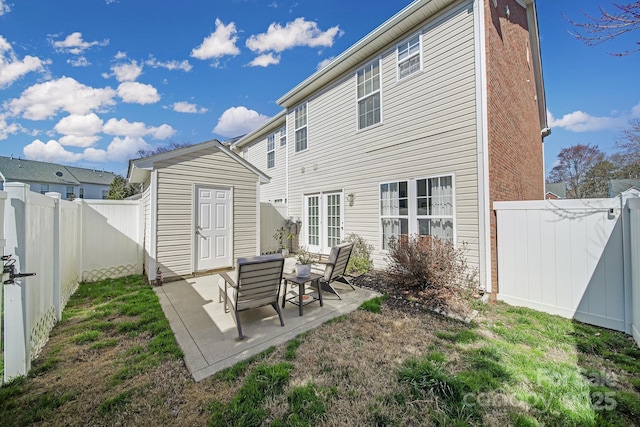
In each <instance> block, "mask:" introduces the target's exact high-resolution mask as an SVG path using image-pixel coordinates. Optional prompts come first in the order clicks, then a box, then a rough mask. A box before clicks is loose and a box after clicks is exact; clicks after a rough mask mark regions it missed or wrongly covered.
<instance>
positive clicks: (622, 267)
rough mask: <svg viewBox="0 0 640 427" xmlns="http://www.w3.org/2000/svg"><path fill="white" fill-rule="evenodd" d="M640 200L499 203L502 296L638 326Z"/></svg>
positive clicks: (628, 328)
mask: <svg viewBox="0 0 640 427" xmlns="http://www.w3.org/2000/svg"><path fill="white" fill-rule="evenodd" d="M638 202H639V201H638V200H633V199H632V200H630V201H629V204H627V205H626V206H623V205H622V204H621V201H620V199H619V198H612V199H586V200H544V201H525V202H496V203H494V209H495V210H496V214H497V227H498V229H497V237H498V287H499V290H498V299H500V300H502V301H505V302H507V303H509V304H513V305H519V306H526V307H530V308H533V309H536V310H541V311H545V312H547V313H552V314H558V315H561V316H564V317H568V318H574V319H576V320H579V321H582V322H585V323H589V324H593V325H598V326H602V327H606V328H610V329H615V330H619V331H623V332H626V333H632V329H633V328H634V326H633V324H635V325H638V320H640V319H638V311H640V301H637V300H638V298H639V297H638V295H637V293H638V289H639V287H640V277H639V276H640V273H639V272H638V271H635V272H633V269H634V267H635V269H636V270H637V269H638V268H639V266H640V262H638V256H640V234H639V232H640V219H638V215H639V211H638V208H640V206H639V205H638ZM632 218H635V220H632V221H630V219H632ZM633 221H636V223H635V225H634V227H635V231H634V229H633V228H631V225H630V224H631V223H633ZM633 248H635V249H633ZM633 256H635V261H634V262H632V260H634V258H633ZM633 274H635V276H634V277H635V285H633V289H634V290H635V295H634V298H635V300H636V303H635V304H632V275H633ZM634 315H635V316H636V318H635V319H634ZM636 340H638V338H636ZM639 343H640V341H639Z"/></svg>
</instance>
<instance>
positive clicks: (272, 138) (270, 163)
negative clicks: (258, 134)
mask: <svg viewBox="0 0 640 427" xmlns="http://www.w3.org/2000/svg"><path fill="white" fill-rule="evenodd" d="M275 165H276V135H275V134H274V133H272V134H271V135H269V136H268V137H267V169H271V168H272V167H274V166H275Z"/></svg>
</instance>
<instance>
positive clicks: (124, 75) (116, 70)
mask: <svg viewBox="0 0 640 427" xmlns="http://www.w3.org/2000/svg"><path fill="white" fill-rule="evenodd" d="M111 71H113V75H114V76H115V77H116V80H118V81H119V82H133V81H135V80H136V79H137V78H138V77H140V74H142V66H141V65H138V63H137V62H136V61H131V62H130V63H128V64H118V65H114V66H113V67H111Z"/></svg>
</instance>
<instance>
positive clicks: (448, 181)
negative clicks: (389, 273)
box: [380, 175, 454, 250]
mask: <svg viewBox="0 0 640 427" xmlns="http://www.w3.org/2000/svg"><path fill="white" fill-rule="evenodd" d="M453 194H454V193H453V177H452V176H451V175H447V176H437V177H432V178H423V179H412V180H407V181H397V182H386V183H383V184H380V222H381V226H382V249H385V250H386V249H388V248H389V239H390V238H391V237H392V236H395V237H398V236H401V235H403V234H419V235H422V236H427V235H428V236H436V237H439V238H441V239H445V240H448V241H450V242H453V241H454V207H453V200H454V195H453Z"/></svg>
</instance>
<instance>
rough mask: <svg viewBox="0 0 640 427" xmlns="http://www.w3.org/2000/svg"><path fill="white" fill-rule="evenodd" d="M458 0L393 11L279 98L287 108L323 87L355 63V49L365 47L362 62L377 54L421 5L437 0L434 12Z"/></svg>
mask: <svg viewBox="0 0 640 427" xmlns="http://www.w3.org/2000/svg"><path fill="white" fill-rule="evenodd" d="M456 1H457V0H415V1H413V2H411V3H410V4H409V5H407V6H406V7H405V8H404V9H402V10H401V11H399V12H398V13H396V14H395V15H393V16H392V17H391V18H389V19H388V20H386V21H385V22H383V23H382V24H381V25H379V26H378V27H377V28H376V29H374V30H373V31H371V32H370V33H369V34H367V35H366V36H365V37H364V38H362V39H360V40H359V41H358V42H356V43H355V44H354V45H352V46H351V47H350V48H348V49H347V50H345V51H344V52H342V53H341V54H340V55H338V56H337V57H336V58H335V59H334V60H333V61H331V62H330V63H329V64H328V65H327V66H326V67H324V68H322V69H320V70H318V71H316V72H315V73H313V74H312V75H311V76H309V77H308V78H307V79H305V80H304V81H302V83H300V84H298V85H297V86H296V87H294V88H293V89H291V90H290V91H289V92H287V93H286V94H284V95H283V96H282V97H280V99H278V100H277V101H276V102H277V103H278V105H281V106H283V107H285V108H289V107H292V106H294V105H296V104H297V103H299V102H300V101H301V100H303V99H304V98H306V97H308V96H309V95H310V94H312V93H313V92H315V91H316V90H318V89H320V88H322V87H323V86H324V85H325V84H327V83H328V82H330V81H331V80H333V79H334V78H336V77H338V76H340V75H342V74H343V73H345V72H347V71H348V70H350V69H351V68H352V67H353V64H352V63H351V62H349V61H347V59H349V58H353V57H354V54H355V53H356V52H359V51H362V55H359V56H358V61H357V62H361V60H362V59H361V57H362V56H365V57H368V56H370V55H373V54H375V53H376V52H378V51H379V50H380V48H381V47H383V46H386V45H387V44H388V43H390V42H391V41H392V40H395V39H396V38H397V34H396V33H395V32H392V31H389V30H390V29H391V28H393V27H394V26H396V25H398V24H399V23H401V22H402V21H404V20H405V19H407V18H408V17H409V16H411V15H412V14H413V13H415V12H416V11H417V10H418V9H420V8H422V7H425V6H427V5H430V4H432V3H434V5H435V6H434V7H435V9H434V11H433V13H432V15H435V14H436V13H437V12H439V11H441V10H442V9H444V8H445V7H447V6H449V5H451V4H453V3H455V2H456ZM379 39H380V40H381V43H374V42H375V41H376V40H379Z"/></svg>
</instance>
